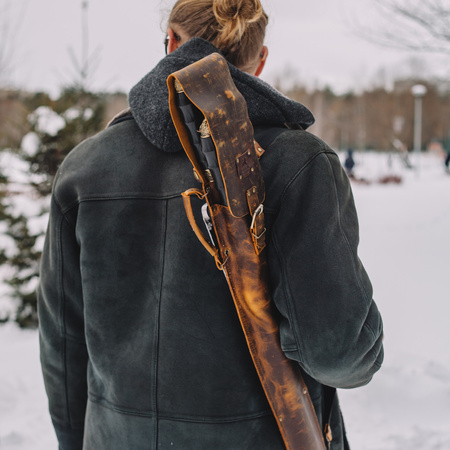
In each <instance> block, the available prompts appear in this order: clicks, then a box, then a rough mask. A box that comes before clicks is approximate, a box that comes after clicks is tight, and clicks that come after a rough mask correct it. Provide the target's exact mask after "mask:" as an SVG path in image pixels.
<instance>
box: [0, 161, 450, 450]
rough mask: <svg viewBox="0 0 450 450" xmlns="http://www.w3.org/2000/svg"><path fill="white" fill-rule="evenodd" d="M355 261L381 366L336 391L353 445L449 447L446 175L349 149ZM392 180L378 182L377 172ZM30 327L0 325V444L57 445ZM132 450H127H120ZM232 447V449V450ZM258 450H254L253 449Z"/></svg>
mask: <svg viewBox="0 0 450 450" xmlns="http://www.w3.org/2000/svg"><path fill="white" fill-rule="evenodd" d="M355 159H356V162H357V175H358V176H363V177H364V178H366V179H367V180H369V181H372V183H371V184H367V185H365V184H354V188H353V189H354V194H355V199H356V204H357V208H358V213H359V218H360V228H361V245H360V257H361V259H362V261H363V263H364V265H365V267H366V269H367V271H368V273H369V275H370V277H371V279H372V282H373V285H374V290H375V294H374V295H375V299H376V301H377V303H378V306H379V308H380V310H381V312H382V315H383V318H384V324H385V341H384V343H385V363H384V366H383V368H382V369H381V371H380V372H379V373H378V374H376V375H375V377H374V379H373V380H372V382H371V383H370V384H369V385H368V386H366V387H363V388H359V389H355V390H350V391H340V397H341V403H342V410H343V413H344V417H345V421H346V425H347V429H348V430H347V431H348V436H349V439H350V444H351V447H352V450H406V449H407V450H449V449H450V351H449V344H450V321H449V317H450V302H449V300H450V292H449V291H450V289H449V287H450V281H449V280H450V239H449V233H450V175H448V174H445V173H444V170H443V164H442V159H440V158H438V157H437V156H436V155H423V156H422V157H421V159H420V164H419V166H420V170H419V171H418V172H413V171H411V170H407V169H404V168H403V167H402V165H401V164H400V161H399V159H395V158H394V160H393V166H392V167H391V168H388V165H387V158H386V156H380V155H376V154H371V153H366V154H362V155H358V154H357V155H356V157H355ZM392 174H394V175H401V176H402V178H403V182H402V183H401V184H379V183H377V180H378V179H379V178H380V177H382V176H385V175H392ZM46 408H47V406H46V397H45V393H44V387H43V382H42V378H41V374H40V367H39V358H38V336H37V332H36V331H21V330H18V329H17V328H16V327H15V326H14V325H12V324H7V325H4V326H0V449H1V450H56V449H57V444H56V440H55V438H54V435H53V431H52V428H51V423H50V419H49V417H48V414H47V409H46ZM124 450H133V449H124ZM236 450H238V449H236ZM255 450H257V449H255Z"/></svg>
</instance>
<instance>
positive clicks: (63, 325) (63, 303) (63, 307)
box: [57, 211, 72, 426]
mask: <svg viewBox="0 0 450 450" xmlns="http://www.w3.org/2000/svg"><path fill="white" fill-rule="evenodd" d="M59 212H60V218H59V219H58V220H59V223H58V235H57V236H58V238H57V245H58V255H59V258H58V286H59V290H60V293H61V309H60V312H59V315H60V321H61V323H60V333H61V340H62V346H61V352H62V355H61V356H62V361H63V367H64V399H65V404H66V405H65V411H66V414H67V422H68V423H69V424H70V426H72V420H71V414H70V408H69V388H68V384H69V382H68V370H67V343H66V320H65V316H66V296H65V292H64V282H63V275H62V274H63V271H64V257H63V251H62V229H63V221H64V215H62V214H61V211H59Z"/></svg>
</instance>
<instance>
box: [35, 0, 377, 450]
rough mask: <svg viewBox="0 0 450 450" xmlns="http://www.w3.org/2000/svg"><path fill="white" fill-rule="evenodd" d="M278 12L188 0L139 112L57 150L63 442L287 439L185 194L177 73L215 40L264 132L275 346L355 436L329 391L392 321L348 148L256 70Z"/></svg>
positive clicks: (55, 402)
mask: <svg viewBox="0 0 450 450" xmlns="http://www.w3.org/2000/svg"><path fill="white" fill-rule="evenodd" d="M280 7H282V3H280ZM267 24H268V16H267V15H266V13H265V12H264V10H263V7H262V5H261V3H260V1H259V0H179V1H177V2H176V3H175V4H174V6H173V8H172V10H171V13H170V16H169V19H168V24H167V39H166V47H167V56H166V57H164V58H163V59H162V60H161V61H160V62H159V63H158V64H157V65H156V66H155V67H154V68H153V69H152V70H151V71H150V72H149V73H148V74H147V75H145V76H144V77H143V78H142V80H140V81H139V82H138V83H137V84H136V85H135V86H134V87H133V88H132V89H131V91H130V94H129V103H130V110H129V111H128V112H125V113H124V114H122V115H121V116H120V117H119V118H117V119H116V120H114V121H113V123H112V124H111V125H110V126H109V127H108V128H107V129H105V130H104V131H102V132H100V133H99V134H97V135H96V136H94V137H92V138H90V139H88V140H86V141H84V142H82V143H80V144H79V145H78V146H77V147H76V148H75V149H74V150H73V151H72V152H71V153H70V154H69V155H68V156H67V158H66V159H65V160H64V162H63V163H62V165H61V166H60V169H59V171H58V174H57V176H56V179H55V182H54V186H53V194H52V204H51V212H50V219H49V226H48V231H47V236H46V242H45V248H44V252H43V256H42V263H41V275H40V285H39V291H38V301H39V320H40V348H41V362H42V370H43V374H44V380H45V386H46V391H47V395H48V399H49V408H50V414H51V418H52V422H53V426H54V429H55V432H56V435H57V438H58V442H59V448H60V449H61V450H81V449H83V450H102V449H104V450H141V449H163V450H166V449H181V450H189V449H195V450H213V449H214V450H226V449H229V450H241V449H242V450H245V449H252V450H256V449H257V450H278V449H280V450H281V449H283V448H285V446H284V443H283V440H282V438H281V435H280V432H279V430H278V427H277V423H276V420H275V418H274V417H273V414H272V412H271V410H270V407H269V405H268V402H267V400H266V397H265V394H264V391H263V389H262V387H261V385H260V382H259V379H258V377H257V374H256V371H255V368H254V366H253V363H252V360H251V357H250V354H249V351H248V348H247V344H246V342H245V339H244V335H243V332H242V329H241V325H240V323H239V320H238V317H237V314H236V310H235V307H234V304H233V300H232V297H231V294H230V292H229V289H228V286H227V283H226V280H225V279H224V276H223V274H222V273H221V272H220V271H219V270H217V268H216V266H215V263H214V260H213V259H212V258H211V257H210V255H209V254H208V253H207V252H206V251H205V249H204V248H203V246H202V245H201V244H200V242H199V241H198V240H197V238H196V236H195V235H194V233H193V232H192V229H191V227H190V226H189V222H188V220H187V218H186V215H185V211H184V207H183V200H182V198H181V195H180V194H181V193H182V192H184V191H185V190H186V189H189V188H191V187H193V186H195V183H196V181H195V179H194V177H193V173H192V166H191V164H190V162H189V160H188V158H187V157H186V155H185V153H184V151H183V149H182V147H181V144H180V142H179V140H178V137H177V134H176V131H175V128H174V126H173V123H172V120H171V117H170V112H169V105H168V90H167V86H166V79H167V77H168V76H169V75H170V74H171V73H173V72H175V71H177V70H180V69H182V68H184V67H186V66H188V65H190V64H192V63H193V62H195V61H198V60H200V59H202V58H203V57H205V56H207V55H209V54H211V53H214V52H220V53H221V54H222V55H223V56H224V57H225V58H226V59H227V61H228V62H229V68H230V72H231V75H232V77H233V80H234V82H235V84H236V86H237V88H238V90H239V91H240V92H241V93H242V95H243V96H244V98H245V100H246V102H247V106H248V112H249V117H250V120H251V121H252V124H253V126H254V129H255V138H256V140H257V141H258V142H259V143H260V144H261V145H263V147H264V148H265V154H264V155H263V156H262V157H261V160H260V163H261V166H262V170H263V176H264V182H265V186H266V198H265V202H264V214H265V219H266V226H267V248H266V250H265V251H266V252H267V260H268V266H269V272H270V279H269V284H270V288H271V294H272V298H273V303H274V306H275V308H276V314H277V321H278V322H279V327H280V340H281V346H282V349H283V351H284V353H285V355H286V356H287V357H288V358H290V359H292V360H294V361H295V362H296V363H297V364H298V368H299V370H301V372H302V375H303V377H304V379H305V381H306V384H307V386H308V389H309V393H310V396H311V399H312V401H313V404H314V408H315V412H316V414H317V419H318V422H319V424H320V426H321V428H323V426H324V424H325V423H329V424H330V426H331V432H332V441H331V443H330V447H329V448H331V449H332V450H341V449H347V448H349V447H348V442H347V438H346V434H345V428H344V422H343V419H342V414H341V411H340V407H339V400H338V397H337V395H332V396H331V398H330V396H329V395H327V394H326V393H327V392H330V388H344V389H347V388H356V387H359V386H363V385H365V384H367V383H368V382H369V381H370V380H371V379H372V377H373V375H374V374H375V373H376V372H377V371H378V370H379V368H380V367H381V364H382V360H383V345H382V335H383V331H382V329H383V327H382V319H381V316H380V313H379V311H378V309H377V306H376V304H375V302H374V300H373V299H372V286H371V283H370V280H369V278H368V275H367V274H366V271H365V270H364V267H363V265H362V263H361V261H360V260H359V258H358V255H357V247H358V241H359V232H358V220H357V214H356V210H355V205H354V201H353V197H352V192H351V188H350V185H349V181H348V177H347V176H346V174H345V171H344V170H343V168H342V167H341V164H340V161H339V158H338V156H337V155H336V153H335V152H334V151H333V150H332V149H331V148H330V147H329V146H328V145H327V144H326V143H324V142H323V141H322V140H320V139H319V138H318V137H316V136H314V135H313V134H311V133H309V132H308V131H306V129H307V128H308V127H309V126H311V125H312V124H313V123H314V118H313V115H312V113H311V112H310V111H309V110H308V109H307V108H306V107H305V106H303V105H302V104H300V103H297V102H294V101H292V100H290V99H288V98H286V97H285V96H283V95H282V94H280V93H279V92H278V91H276V90H275V89H273V88H272V87H270V86H269V85H268V84H266V83H265V82H263V81H261V80H260V79H259V78H258V76H259V75H260V74H261V72H262V70H263V68H264V65H265V63H266V60H267V58H268V48H267V47H266V46H265V45H264V37H265V31H266V26H267ZM295 51H297V49H295V48H293V49H292V52H293V53H292V55H293V57H295ZM199 202H200V201H199ZM199 206H201V204H200V203H199Z"/></svg>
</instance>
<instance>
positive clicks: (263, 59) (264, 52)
mask: <svg viewBox="0 0 450 450" xmlns="http://www.w3.org/2000/svg"><path fill="white" fill-rule="evenodd" d="M268 56H269V49H268V48H267V46H265V45H263V48H262V50H261V54H260V55H259V57H260V60H259V64H258V67H257V69H256V72H255V77H259V76H260V75H261V72H262V71H263V69H264V66H265V65H266V61H267V57H268Z"/></svg>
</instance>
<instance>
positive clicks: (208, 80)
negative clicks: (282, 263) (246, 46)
mask: <svg viewBox="0 0 450 450" xmlns="http://www.w3.org/2000/svg"><path fill="white" fill-rule="evenodd" d="M167 84H168V88H169V105H170V111H171V114H172V119H173V121H174V124H175V127H176V130H177V133H178V135H179V137H180V140H181V143H182V145H183V148H184V150H185V151H186V154H187V155H188V157H189V159H190V160H191V162H192V164H193V166H194V169H195V171H196V172H197V174H198V175H199V178H200V180H201V182H202V189H201V190H200V189H189V190H188V191H186V192H184V193H183V194H182V195H183V198H184V203H185V209H186V213H187V216H188V219H189V221H190V223H191V226H192V228H193V230H194V231H195V233H196V234H197V236H198V238H199V239H200V241H201V242H202V244H203V245H204V246H205V248H206V249H207V250H208V251H209V253H210V254H211V255H213V256H214V258H215V260H216V264H217V267H218V268H219V269H221V270H223V272H224V274H225V276H226V279H227V282H228V285H229V288H230V292H231V294H232V297H233V301H234V303H235V306H236V310H237V313H238V315H239V320H240V322H241V325H242V329H243V331H244V334H245V338H246V340H247V344H248V347H249V350H250V354H251V356H252V359H253V362H254V364H255V367H256V370H257V372H258V376H259V378H260V381H261V384H262V386H263V388H264V392H265V393H266V397H267V399H268V402H269V404H270V407H271V409H272V411H273V414H274V416H275V419H276V421H277V424H278V427H279V429H280V432H281V435H282V438H283V440H284V443H285V445H286V448H287V449H292V450H294V449H295V450H319V449H320V450H324V449H325V441H324V438H323V434H322V431H321V430H320V426H319V423H318V420H317V416H316V413H315V410H314V407H313V404H312V402H311V399H310V396H309V393H308V389H307V387H306V385H305V382H304V380H303V378H302V375H301V371H300V368H299V366H298V364H297V363H296V362H294V361H292V360H289V359H288V358H287V357H286V356H285V355H284V353H283V351H282V349H281V344H280V339H279V329H278V323H277V322H276V320H275V319H274V314H273V311H272V308H273V305H272V300H271V296H270V292H269V289H268V285H267V279H268V278H267V262H266V258H265V252H263V249H264V247H265V228H264V213H263V206H262V205H263V201H264V182H263V179H262V174H261V168H260V166H259V159H258V157H259V156H260V154H262V153H263V150H262V149H261V148H260V146H259V145H258V144H257V143H256V142H255V141H254V139H253V127H252V124H251V122H250V120H249V118H248V112H247V105H246V103H245V100H244V98H243V97H242V95H241V94H240V92H239V91H238V90H237V88H236V86H235V85H234V82H233V80H232V78H231V75H230V72H229V69H228V65H227V62H226V60H225V59H224V58H223V57H222V56H220V55H219V54H217V53H214V54H212V55H210V56H208V57H206V58H204V59H202V60H200V61H198V62H196V63H194V64H192V65H190V66H188V67H186V68H185V69H182V70H180V71H178V72H175V73H173V74H171V75H170V76H169V78H168V80H167ZM175 85H176V86H177V89H180V88H181V89H182V90H183V91H184V93H185V94H186V95H187V97H188V98H189V100H190V101H191V102H192V103H193V104H194V105H195V107H196V108H198V109H199V110H200V111H201V112H202V113H203V115H204V116H205V118H206V120H207V123H208V126H209V129H210V133H211V137H212V139H213V141H214V146H215V149H216V153H217V158H218V162H219V167H220V172H221V174H222V177H223V181H224V185H225V190H226V197H227V205H221V204H218V203H217V202H216V199H217V196H216V195H215V193H214V182H211V180H210V179H209V178H208V177H207V176H206V175H205V173H204V168H203V167H201V165H200V164H199V162H198V160H197V157H196V155H195V152H194V149H193V148H192V145H191V141H190V139H189V133H188V131H187V130H186V127H185V125H184V123H183V120H182V115H181V113H180V111H179V110H178V107H177V102H176V95H177V93H176V88H175ZM192 195H197V196H198V197H202V198H204V199H205V200H206V202H207V203H208V207H209V213H210V217H211V219H212V222H213V227H214V232H215V245H213V244H212V243H211V242H209V241H208V239H207V238H206V237H205V236H204V235H203V233H202V231H201V230H200V228H199V227H198V225H197V224H196V222H195V219H194V214H193V212H192V206H191V201H190V199H191V196H192Z"/></svg>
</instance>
